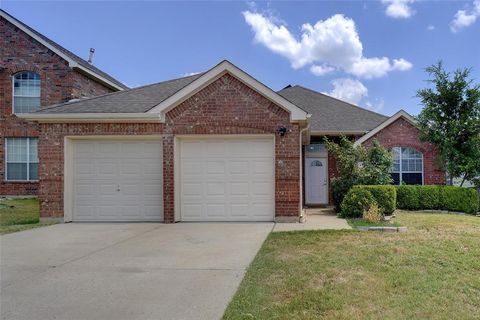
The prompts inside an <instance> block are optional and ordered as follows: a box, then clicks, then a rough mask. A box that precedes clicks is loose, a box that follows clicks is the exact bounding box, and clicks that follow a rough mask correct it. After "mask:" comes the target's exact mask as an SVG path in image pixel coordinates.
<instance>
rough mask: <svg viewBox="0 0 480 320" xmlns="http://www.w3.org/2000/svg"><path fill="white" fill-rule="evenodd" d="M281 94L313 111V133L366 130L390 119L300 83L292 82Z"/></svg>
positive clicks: (311, 121) (341, 132)
mask: <svg viewBox="0 0 480 320" xmlns="http://www.w3.org/2000/svg"><path fill="white" fill-rule="evenodd" d="M278 94H280V95H281V96H283V97H285V98H286V99H288V100H290V101H291V102H292V103H294V104H296V105H297V106H299V107H300V108H302V109H304V110H305V111H307V112H308V113H310V114H311V115H312V116H311V118H310V129H311V133H312V135H315V134H317V135H318V134H349V133H350V134H363V133H365V132H368V131H370V130H372V129H373V128H375V127H377V126H378V125H379V124H381V123H382V122H384V121H385V120H386V119H388V117H387V116H384V115H382V114H379V113H376V112H373V111H370V110H366V109H363V108H360V107H358V106H356V105H353V104H351V103H348V102H345V101H342V100H339V99H336V98H333V97H330V96H328V95H326V94H323V93H320V92H317V91H314V90H311V89H308V88H304V87H302V86H299V85H296V86H288V87H286V88H284V89H282V90H280V91H278Z"/></svg>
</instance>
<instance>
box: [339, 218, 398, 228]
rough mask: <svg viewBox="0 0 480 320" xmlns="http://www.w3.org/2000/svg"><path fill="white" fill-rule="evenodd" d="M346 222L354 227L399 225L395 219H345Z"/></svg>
mask: <svg viewBox="0 0 480 320" xmlns="http://www.w3.org/2000/svg"><path fill="white" fill-rule="evenodd" d="M347 222H348V224H349V225H350V226H351V227H352V228H356V227H400V224H399V223H398V222H395V221H379V222H368V221H365V220H363V219H347Z"/></svg>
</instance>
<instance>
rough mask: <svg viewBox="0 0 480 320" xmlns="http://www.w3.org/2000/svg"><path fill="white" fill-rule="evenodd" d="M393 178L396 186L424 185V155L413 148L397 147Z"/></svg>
mask: <svg viewBox="0 0 480 320" xmlns="http://www.w3.org/2000/svg"><path fill="white" fill-rule="evenodd" d="M392 152H393V167H392V178H393V183H394V184H402V183H405V184H423V154H422V153H421V152H418V151H417V150H415V149H412V148H402V147H395V148H392Z"/></svg>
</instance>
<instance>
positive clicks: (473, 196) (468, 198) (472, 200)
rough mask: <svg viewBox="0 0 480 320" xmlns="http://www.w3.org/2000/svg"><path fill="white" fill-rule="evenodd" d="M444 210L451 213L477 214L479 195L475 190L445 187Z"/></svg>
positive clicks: (443, 195)
mask: <svg viewBox="0 0 480 320" xmlns="http://www.w3.org/2000/svg"><path fill="white" fill-rule="evenodd" d="M442 208H443V209H447V210H451V211H461V212H465V213H476V212H477V211H478V194H477V191H476V190H475V189H467V188H458V187H452V186H445V187H443V188H442Z"/></svg>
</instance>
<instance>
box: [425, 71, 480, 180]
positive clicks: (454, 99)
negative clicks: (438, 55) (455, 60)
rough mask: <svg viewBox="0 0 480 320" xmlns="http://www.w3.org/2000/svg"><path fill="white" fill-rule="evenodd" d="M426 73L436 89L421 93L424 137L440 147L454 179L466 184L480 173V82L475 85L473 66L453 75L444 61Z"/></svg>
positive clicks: (446, 165)
mask: <svg viewBox="0 0 480 320" xmlns="http://www.w3.org/2000/svg"><path fill="white" fill-rule="evenodd" d="M426 72H427V73H428V74H429V76H430V77H431V79H430V80H428V81H429V82H431V83H432V84H433V85H434V88H427V89H421V90H419V91H418V92H417V96H418V97H419V98H420V99H421V102H422V105H423V110H422V111H421V113H420V115H419V116H418V124H419V127H420V130H421V135H420V138H421V140H422V141H424V142H430V143H434V144H436V145H437V146H438V148H439V153H440V159H439V160H440V163H441V164H442V166H443V167H444V169H446V170H447V172H448V173H449V175H450V176H451V177H452V178H456V177H463V180H462V185H463V183H464V182H465V180H470V179H474V178H475V177H478V176H479V175H480V85H478V84H476V85H474V84H472V80H471V79H470V72H471V70H470V69H458V70H456V71H455V72H454V73H453V74H451V73H449V72H447V71H445V69H444V68H443V65H442V62H438V63H437V64H435V65H432V66H430V67H428V68H427V69H426Z"/></svg>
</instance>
